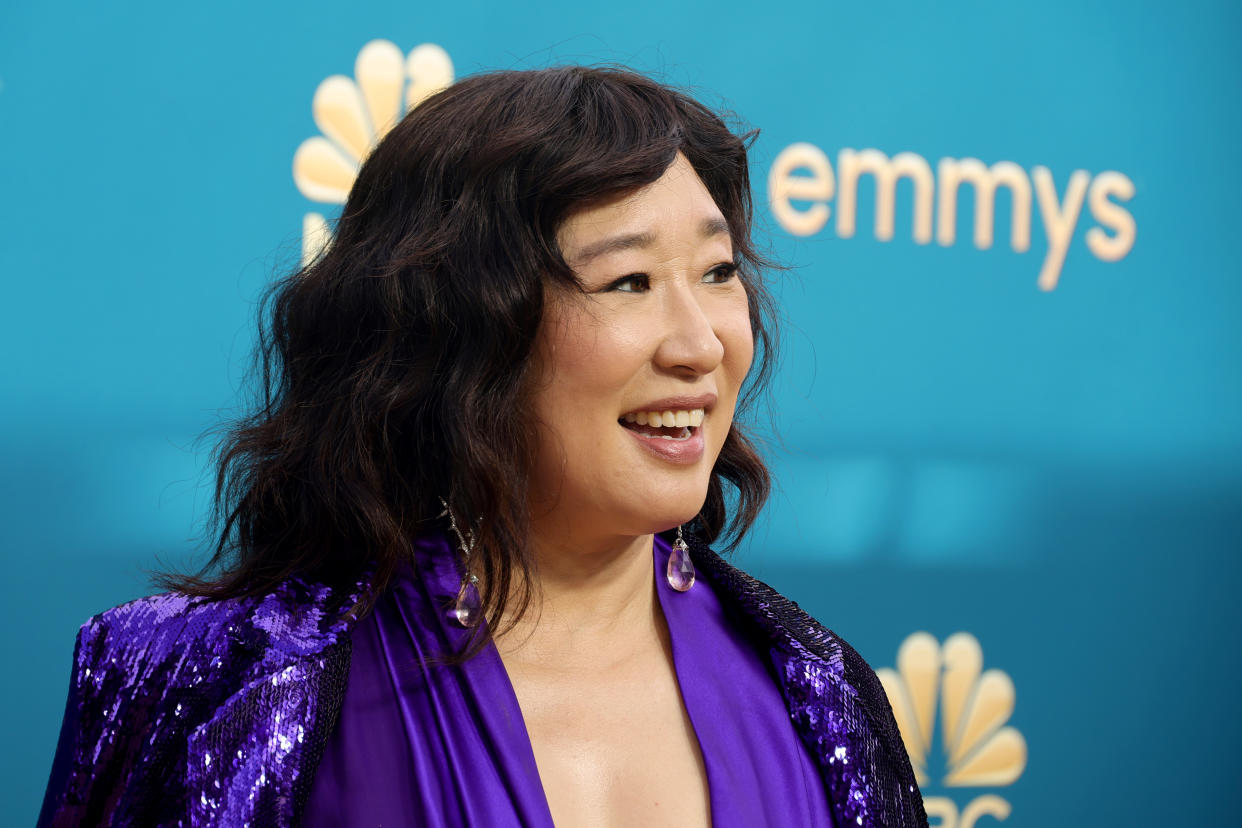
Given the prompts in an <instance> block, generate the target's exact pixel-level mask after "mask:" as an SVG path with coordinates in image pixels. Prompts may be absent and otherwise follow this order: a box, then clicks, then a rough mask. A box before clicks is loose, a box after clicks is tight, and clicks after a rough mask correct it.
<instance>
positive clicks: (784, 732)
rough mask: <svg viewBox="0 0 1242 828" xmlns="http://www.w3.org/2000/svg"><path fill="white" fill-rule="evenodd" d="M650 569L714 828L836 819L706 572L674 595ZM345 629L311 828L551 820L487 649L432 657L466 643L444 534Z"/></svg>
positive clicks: (502, 676) (503, 679)
mask: <svg viewBox="0 0 1242 828" xmlns="http://www.w3.org/2000/svg"><path fill="white" fill-rule="evenodd" d="M669 552H670V550H669V547H668V544H667V543H666V542H665V541H664V540H663V539H661V538H658V537H657V538H656V541H655V549H654V561H653V562H654V574H655V580H656V588H657V595H658V596H659V600H660V606H661V608H662V609H663V611H664V615H665V618H666V619H667V622H668V626H669V632H670V636H671V639H672V646H673V661H674V666H675V669H676V672H677V679H678V682H679V684H680V686H681V692H682V697H683V699H684V701H685V705H686V710H687V712H688V714H689V716H690V721H691V723H692V725H693V726H694V731H695V734H696V735H697V737H698V740H699V746H700V748H701V750H702V754H703V760H704V763H705V766H706V770H707V780H708V786H709V790H710V796H711V809H712V822H713V825H715V826H717V828H734V827H735V826H736V828H742V827H743V826H745V827H746V828H761V827H762V826H778V825H779V826H789V825H798V826H831V825H832V824H833V822H832V817H831V816H830V808H829V805H828V802H827V799H826V794H825V792H824V787H823V783H822V782H821V781H820V777H819V774H818V772H817V769H816V765H815V763H814V761H813V759H812V758H811V756H810V755H809V753H808V752H807V749H806V748H805V746H804V745H803V743H802V741H801V740H800V739H799V738H798V735H797V733H796V731H795V730H794V727H793V725H792V723H791V722H790V718H789V712H788V709H787V707H786V705H785V702H784V701H783V699H782V697H781V694H780V691H779V689H778V688H777V685H776V683H775V679H774V678H773V676H772V675H771V673H770V672H769V668H768V667H767V666H766V658H765V656H766V653H762V652H761V651H760V650H759V649H757V648H758V647H759V646H760V645H758V644H757V643H755V642H752V641H749V640H747V639H746V638H744V637H743V636H742V635H741V634H740V633H739V632H738V631H737V628H736V626H735V625H733V624H732V623H731V622H730V620H729V619H728V618H727V617H726V615H725V613H724V611H723V609H722V607H721V604H720V602H719V600H718V599H717V597H716V595H715V593H714V592H713V590H712V588H711V585H710V583H709V582H708V581H706V580H705V579H703V578H702V577H700V579H699V581H698V583H696V584H695V586H694V587H693V588H691V589H690V590H689V591H687V592H684V593H679V592H677V591H675V590H673V589H672V587H670V586H669V585H668V582H667V580H666V579H665V577H664V572H665V568H666V566H667V562H668V556H669ZM416 560H417V573H418V574H414V572H411V571H410V570H408V569H407V570H405V571H403V572H402V573H401V576H400V577H399V578H398V579H397V580H396V582H395V584H394V586H393V587H392V588H391V589H390V590H389V591H388V592H387V593H386V594H385V595H384V596H383V597H382V598H381V600H380V601H379V603H378V604H377V606H376V609H375V611H374V612H373V613H371V614H370V615H369V616H367V618H365V619H363V620H362V621H361V622H360V623H358V624H357V625H356V626H355V627H354V629H353V632H352V641H353V657H352V661H351V666H350V671H349V683H348V686H347V689H346V692H345V699H344V706H343V709H342V710H341V714H340V721H339V723H338V724H337V727H336V730H335V732H334V733H333V735H332V737H331V738H330V739H329V742H328V744H327V747H326V749H325V753H324V756H323V759H322V761H321V763H320V765H319V769H318V771H317V773H316V774H315V779H314V781H313V783H312V788H311V793H310V799H309V801H308V803H307V808H306V811H305V814H304V822H305V824H306V825H307V826H311V827H312V828H329V827H330V826H332V827H335V826H385V828H395V826H424V825H426V826H457V825H470V826H475V825H478V826H483V825H486V826H496V828H507V826H532V828H551V826H552V818H551V814H550V812H549V810H548V805H547V800H546V798H545V796H544V793H543V786H542V784H541V782H540V779H539V771H538V768H537V766H536V764H535V758H534V753H533V752H532V750H531V745H530V740H529V737H528V736H527V733H526V727H525V724H524V722H523V720H522V712H521V709H520V708H519V706H518V702H517V697H516V695H515V694H514V692H513V687H512V685H511V684H510V683H509V678H508V675H507V674H506V672H505V669H504V664H503V663H502V662H501V660H500V656H499V654H498V653H497V652H496V649H495V648H494V647H492V646H490V645H489V646H488V648H487V649H485V650H484V651H483V652H482V653H481V654H480V655H478V656H477V657H475V658H473V659H471V660H470V661H468V662H466V663H465V664H464V665H459V666H448V665H443V664H434V663H431V664H428V663H427V661H428V660H429V659H434V658H435V657H437V656H442V655H443V654H444V653H446V652H448V651H450V650H452V649H455V648H457V647H459V646H460V645H461V643H462V641H463V639H464V637H465V635H466V632H465V631H464V630H462V629H461V628H460V627H459V626H457V625H456V624H455V623H454V622H452V621H451V620H449V618H448V615H447V612H446V608H447V607H449V606H451V605H452V602H453V599H454V597H455V595H456V592H457V587H458V584H459V581H460V575H459V571H458V569H457V563H456V558H455V555H454V553H453V551H452V549H451V548H450V547H449V546H448V545H447V543H446V542H445V541H444V540H443V538H440V537H433V538H428V539H426V540H424V541H421V542H420V543H419V544H418V547H417V549H416Z"/></svg>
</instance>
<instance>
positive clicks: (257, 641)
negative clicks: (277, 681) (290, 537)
mask: <svg viewBox="0 0 1242 828" xmlns="http://www.w3.org/2000/svg"><path fill="white" fill-rule="evenodd" d="M333 599H334V590H333V589H332V588H331V587H328V586H325V585H322V584H317V583H313V582H309V581H307V580H303V579H300V578H290V579H288V580H286V581H283V582H281V583H280V584H278V585H277V586H276V587H275V588H274V589H272V590H270V591H269V592H267V593H265V594H262V595H253V596H250V595H244V596H236V597H227V598H209V597H203V596H194V595H187V594H184V593H181V592H164V593H159V594H156V595H148V596H145V597H142V598H138V599H136V600H133V601H129V602H127V603H124V604H120V605H119V606H115V607H112V608H110V609H107V610H104V611H103V612H101V613H99V614H98V615H95V616H93V617H91V618H90V619H88V620H87V621H86V623H84V624H83V625H82V627H81V629H80V631H79V633H78V641H77V646H76V648H75V656H74V662H75V663H74V667H75V672H76V674H77V675H76V678H77V680H78V681H79V682H80V683H83V682H84V683H86V684H93V685H95V686H100V685H101V684H103V683H104V682H103V678H104V675H105V674H107V673H109V672H118V671H119V672H123V673H127V674H130V676H131V677H132V679H133V682H135V683H136V682H141V681H159V682H161V683H163V684H164V685H165V686H167V685H168V684H169V683H172V684H174V685H175V684H178V683H182V682H193V683H194V684H196V685H198V684H201V683H203V682H204V681H207V680H211V679H220V680H227V679H228V678H229V677H236V678H244V677H245V676H246V675H247V674H251V673H253V672H255V671H256V670H259V669H261V668H262V667H264V666H267V667H270V666H273V665H275V664H277V663H279V662H281V661H282V660H284V661H287V660H291V659H296V658H299V657H302V656H307V655H311V654H313V653H316V652H318V651H321V650H323V649H325V648H326V647H328V646H330V645H331V644H333V643H335V642H336V640H337V639H338V638H339V637H340V635H341V633H342V631H343V630H344V629H345V628H346V627H347V626H348V621H349V619H347V618H345V617H344V613H343V612H335V613H334V612H333V611H332V607H333V606H337V605H340V604H342V603H344V604H346V605H347V606H348V605H349V604H348V602H347V601H346V602H342V601H340V600H336V601H334V600H333ZM127 684H128V682H127Z"/></svg>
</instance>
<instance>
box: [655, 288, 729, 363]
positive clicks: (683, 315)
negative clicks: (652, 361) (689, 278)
mask: <svg viewBox="0 0 1242 828" xmlns="http://www.w3.org/2000/svg"><path fill="white" fill-rule="evenodd" d="M655 357H656V362H657V363H658V364H659V365H660V366H661V367H663V368H667V369H669V370H680V371H684V372H690V373H694V374H696V375H701V374H710V373H711V372H712V371H714V370H715V369H716V367H717V366H718V365H720V362H721V360H723V359H724V343H723V342H721V341H720V337H719V336H717V335H716V329H715V326H714V325H713V324H712V319H711V315H710V314H709V312H708V309H707V308H705V307H704V306H703V304H702V303H701V301H700V299H699V297H698V296H697V295H696V292H695V290H694V288H693V287H692V286H690V285H685V284H682V285H679V286H677V287H676V288H674V289H673V290H671V291H670V294H669V297H668V301H667V302H666V303H665V312H664V319H663V333H662V336H661V339H660V346H659V347H658V348H657V349H656V354H655Z"/></svg>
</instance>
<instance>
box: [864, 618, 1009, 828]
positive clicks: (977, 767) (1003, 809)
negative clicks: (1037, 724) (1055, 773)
mask: <svg viewBox="0 0 1242 828" xmlns="http://www.w3.org/2000/svg"><path fill="white" fill-rule="evenodd" d="M876 674H877V675H878V676H879V678H880V683H881V684H883V685H884V691H885V692H886V693H887V694H888V699H889V703H890V704H891V705H892V707H893V715H894V717H895V718H896V719H897V726H898V728H899V729H900V730H901V736H902V739H903V741H904V742H905V745H906V752H907V753H908V754H909V755H910V763H911V764H912V765H913V766H914V773H915V776H916V777H917V779H918V782H919V785H920V786H921V787H922V786H926V785H928V784H929V783H930V782H932V781H933V779H932V776H933V775H932V773H931V771H932V766H931V762H930V760H931V759H932V743H933V737H934V736H935V735H936V734H935V729H936V712H937V708H939V713H940V734H939V737H940V747H941V750H942V753H943V760H944V761H943V767H944V771H943V773H941V774H937V775H938V777H939V778H938V779H937V780H935V781H938V782H939V784H941V785H944V786H945V787H950V788H960V787H995V786H1002V785H1011V784H1013V782H1014V781H1015V780H1017V778H1018V777H1019V776H1021V775H1022V771H1023V770H1025V768H1026V756H1027V752H1026V740H1025V739H1024V738H1023V737H1022V734H1021V733H1019V732H1018V730H1017V729H1016V728H1013V727H1011V726H1008V725H1007V724H1006V722H1008V721H1009V719H1010V717H1011V716H1012V715H1013V711H1014V702H1015V699H1016V693H1015V691H1014V685H1013V681H1012V680H1011V679H1010V678H1009V676H1008V675H1007V674H1006V673H1005V672H1003V671H1001V670H996V669H989V670H984V669H983V648H982V647H980V646H979V641H978V639H976V638H975V637H974V636H973V635H971V634H969V633H964V632H959V633H955V634H953V635H951V636H949V637H948V638H947V639H945V641H944V644H943V645H941V644H940V643H939V642H937V641H936V639H935V638H934V637H933V636H931V635H930V634H928V633H925V632H917V633H914V634H913V635H911V636H910V637H908V638H907V639H906V640H905V641H904V642H902V644H901V647H899V648H898V650H897V669H896V670H892V669H888V668H882V669H880V670H877V671H876ZM924 801H925V804H926V806H927V813H928V816H929V817H931V816H939V817H940V820H941V821H940V823H939V825H940V826H954V827H955V828H971V826H973V825H974V822H975V821H976V820H977V819H978V818H979V817H980V816H982V815H984V814H987V815H989V816H993V817H996V818H998V819H1005V818H1006V817H1008V816H1009V810H1010V809H1009V804H1008V803H1007V802H1006V801H1005V800H1003V799H1001V798H1000V797H998V796H995V795H992V794H988V795H985V796H981V797H978V798H977V799H975V800H974V801H972V802H971V803H969V804H968V805H967V806H966V807H965V808H964V809H962V811H961V813H960V815H959V813H958V809H957V805H956V803H955V802H953V801H952V800H951V799H948V798H946V797H926V798H925V800H924Z"/></svg>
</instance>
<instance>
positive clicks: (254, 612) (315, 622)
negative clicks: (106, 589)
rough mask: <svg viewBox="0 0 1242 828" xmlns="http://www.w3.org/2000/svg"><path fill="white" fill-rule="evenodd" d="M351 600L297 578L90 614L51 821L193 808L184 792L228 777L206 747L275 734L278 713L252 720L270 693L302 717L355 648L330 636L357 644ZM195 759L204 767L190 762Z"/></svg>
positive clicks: (165, 814)
mask: <svg viewBox="0 0 1242 828" xmlns="http://www.w3.org/2000/svg"><path fill="white" fill-rule="evenodd" d="M351 594H352V593H351ZM342 603H343V602H342V601H341V600H339V599H336V597H335V593H334V591H333V590H332V589H330V588H329V587H326V586H322V585H318V584H314V583H309V582H306V581H303V580H299V579H290V580H288V581H285V582H282V583H281V584H279V585H278V586H277V587H276V588H275V589H273V590H271V591H269V592H267V593H266V594H263V595H257V596H239V597H232V598H206V597H198V596H189V595H185V594H182V593H176V592H169V593H162V594H158V595H151V596H147V597H145V598H139V599H137V600H134V601H130V602H128V603H125V604H121V605H120V606H116V607H113V608H111V609H108V610H105V611H104V612H101V613H99V614H98V615H96V616H94V617H92V618H91V619H90V620H88V621H87V622H86V623H85V624H83V625H82V628H81V630H80V632H79V634H78V639H77V643H76V646H75V648H74V662H73V671H72V672H73V675H72V678H71V680H70V687H69V699H68V702H67V707H66V713H65V721H64V724H63V726H62V733H61V740H60V743H59V745H58V747H57V757H56V760H55V762H54V766H53V775H52V779H51V780H50V781H49V785H48V795H47V799H46V800H45V806H44V810H45V814H46V815H48V817H47V819H46V820H44V821H42V822H41V824H43V823H44V822H51V823H54V824H62V823H63V824H79V823H83V822H89V823H92V824H93V823H96V822H106V821H107V820H106V819H102V818H101V817H100V815H104V814H110V815H111V817H112V818H113V820H114V822H116V823H117V824H119V823H122V822H124V823H127V824H128V823H130V822H135V823H141V824H156V823H159V824H163V823H164V822H169V821H175V819H174V815H178V814H180V815H181V816H184V813H183V811H184V808H185V803H186V802H187V801H188V800H187V796H188V791H189V790H191V789H193V790H198V789H199V788H201V787H204V785H205V782H204V779H206V778H207V777H206V776H204V774H208V775H209V774H211V773H217V772H222V771H219V770H218V769H217V768H216V766H214V765H211V764H210V754H211V753H214V752H215V751H216V750H219V745H220V744H224V743H227V742H228V741H229V734H233V735H234V736H237V737H238V738H243V739H244V738H245V737H246V735H247V734H248V733H249V732H250V730H252V729H254V728H259V727H262V726H266V727H268V729H269V730H272V732H276V730H275V728H276V727H277V725H276V724H275V723H276V722H279V721H280V719H281V717H280V716H276V717H275V718H274V719H272V720H271V721H268V719H263V720H262V721H259V720H257V719H255V717H256V716H257V715H258V714H257V713H256V712H255V711H257V710H260V709H267V708H265V707H264V704H267V706H268V707H271V706H272V700H271V699H268V698H267V697H266V696H263V693H265V692H266V693H268V694H269V695H270V694H271V693H272V692H275V693H276V694H277V695H278V696H279V697H280V699H281V703H282V704H284V705H285V706H286V707H288V708H289V712H292V711H294V708H297V704H298V700H299V699H301V700H303V701H304V700H305V699H307V698H310V696H309V695H308V694H311V695H313V692H314V690H313V687H312V685H313V684H314V682H315V681H317V680H320V679H322V677H323V676H326V675H329V674H331V675H333V676H338V678H339V675H338V674H340V673H341V671H342V670H343V669H345V668H344V667H343V666H342V665H346V664H347V660H348V656H347V653H346V652H345V651H344V650H342V648H340V647H333V645H334V644H336V643H338V642H344V643H345V646H347V641H348V636H347V635H345V634H344V633H345V630H347V629H348V626H349V624H350V623H351V621H352V618H351V617H349V614H348V613H345V612H344V611H338V610H336V609H334V608H335V607H338V606H340V605H341V604H342ZM347 606H353V604H347ZM278 685H279V686H278ZM305 706H306V705H305V704H303V705H302V707H303V708H304V707H305ZM298 709H299V710H301V708H298ZM302 712H303V713H305V712H306V711H305V710H302ZM268 718H269V719H271V717H268ZM303 719H305V720H306V721H309V720H310V716H309V715H307V716H304V717H303ZM299 721H301V720H299ZM217 731H219V732H217ZM281 735H284V734H283V732H282V733H281ZM208 744H210V745H214V746H215V747H214V748H212V749H211V750H209V749H208V748H207V747H206V745H208ZM196 745H197V747H196ZM241 747H244V745H243V746H241ZM233 753H234V754H235V753H236V751H233ZM188 756H194V757H196V758H197V759H198V760H199V764H195V765H194V768H191V767H190V765H191V764H192V763H189V762H188V760H187V757H188ZM204 763H205V764H204ZM217 764H218V763H217ZM187 774H189V775H188V776H187ZM92 814H93V815H95V816H96V817H100V818H94V817H91V818H88V816H89V815H92ZM122 815H124V816H125V818H124V819H122ZM53 816H54V818H53ZM79 817H80V818H79ZM177 818H180V817H177Z"/></svg>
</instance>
